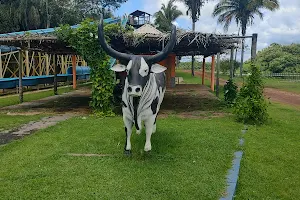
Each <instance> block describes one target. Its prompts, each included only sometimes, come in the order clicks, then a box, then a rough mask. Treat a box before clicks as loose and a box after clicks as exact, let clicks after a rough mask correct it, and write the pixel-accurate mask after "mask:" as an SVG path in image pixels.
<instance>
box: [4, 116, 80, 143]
mask: <svg viewBox="0 0 300 200" xmlns="http://www.w3.org/2000/svg"><path fill="white" fill-rule="evenodd" d="M73 116H74V115H72V114H64V115H58V116H52V117H44V118H43V119H41V120H40V121H37V122H30V123H28V124H25V125H23V126H21V127H20V128H18V129H15V130H10V131H4V132H0V145H2V144H6V143H8V142H10V141H12V140H16V139H21V138H23V137H24V136H27V135H30V134H32V133H34V132H35V131H37V130H40V129H45V128H48V127H50V126H54V125H56V124H57V123H58V122H61V121H64V120H67V119H69V118H71V117H73Z"/></svg>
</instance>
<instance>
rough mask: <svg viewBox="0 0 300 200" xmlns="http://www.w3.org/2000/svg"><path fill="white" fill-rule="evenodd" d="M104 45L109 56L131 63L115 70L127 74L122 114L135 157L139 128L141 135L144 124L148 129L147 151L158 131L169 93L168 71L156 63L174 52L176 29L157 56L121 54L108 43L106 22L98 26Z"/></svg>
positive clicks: (128, 148) (118, 66) (127, 150)
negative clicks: (133, 140)
mask: <svg viewBox="0 0 300 200" xmlns="http://www.w3.org/2000/svg"><path fill="white" fill-rule="evenodd" d="M98 38H99V42H100V45H101V46H102V48H103V49H104V50H105V51H106V53H107V54H108V55H110V56H111V57H114V58H116V59H119V60H123V61H128V64H127V66H125V65H121V64H117V65H115V66H113V67H112V70H114V71H115V72H124V71H126V72H127V76H126V79H125V84H124V89H123V93H122V104H123V106H122V111H123V121H124V125H125V133H126V143H125V154H128V155H129V154H131V142H130V137H131V133H132V127H133V125H135V127H136V132H137V134H140V133H141V129H142V121H143V122H144V124H145V128H146V143H145V148H144V150H145V151H150V150H151V135H152V133H154V132H155V131H156V117H157V113H158V111H159V108H160V105H161V103H162V101H163V98H164V93H165V91H166V76H165V72H164V71H165V70H166V68H165V67H163V66H161V65H159V64H156V63H157V62H159V61H162V60H164V59H165V58H166V57H167V56H168V55H169V53H171V52H172V50H173V48H174V46H175V43H176V27H175V26H173V29H172V32H171V36H170V41H169V43H168V44H167V45H166V47H165V48H164V49H163V50H162V51H161V52H159V53H158V54H156V55H151V56H139V55H131V54H125V53H121V52H118V51H116V50H114V49H112V48H111V47H110V46H109V45H108V44H107V43H106V41H105V38H104V33H103V19H101V20H100V24H99V27H98Z"/></svg>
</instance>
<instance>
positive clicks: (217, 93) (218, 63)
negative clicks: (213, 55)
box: [216, 53, 221, 97]
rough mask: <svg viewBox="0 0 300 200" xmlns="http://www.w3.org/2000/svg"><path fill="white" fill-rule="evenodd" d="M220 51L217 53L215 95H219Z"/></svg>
mask: <svg viewBox="0 0 300 200" xmlns="http://www.w3.org/2000/svg"><path fill="white" fill-rule="evenodd" d="M220 64H221V63H220V53H218V54H217V81H216V95H217V97H219V94H220V88H219V86H220Z"/></svg>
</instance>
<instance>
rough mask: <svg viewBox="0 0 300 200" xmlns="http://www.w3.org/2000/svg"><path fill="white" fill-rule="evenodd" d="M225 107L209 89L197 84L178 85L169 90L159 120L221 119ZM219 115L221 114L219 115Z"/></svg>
mask: <svg viewBox="0 0 300 200" xmlns="http://www.w3.org/2000/svg"><path fill="white" fill-rule="evenodd" d="M224 107H225V105H224V104H223V103H222V102H221V101H220V100H219V99H218V98H217V97H216V96H215V95H214V94H212V93H211V92H209V88H208V87H206V86H203V85H197V84H183V85H176V87H175V88H170V89H167V91H166V93H165V97H164V100H163V103H162V105H161V109H160V113H159V115H158V116H159V118H161V117H162V118H164V117H166V116H169V115H175V116H179V117H182V118H197V119H198V118H210V117H217V116H219V117H221V116H222V114H221V113H222V110H224ZM217 113H219V114H217Z"/></svg>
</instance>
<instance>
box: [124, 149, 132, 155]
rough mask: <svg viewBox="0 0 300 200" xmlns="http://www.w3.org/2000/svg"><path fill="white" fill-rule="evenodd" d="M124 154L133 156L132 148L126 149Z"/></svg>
mask: <svg viewBox="0 0 300 200" xmlns="http://www.w3.org/2000/svg"><path fill="white" fill-rule="evenodd" d="M124 155H126V156H131V155H132V154H131V150H124Z"/></svg>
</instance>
